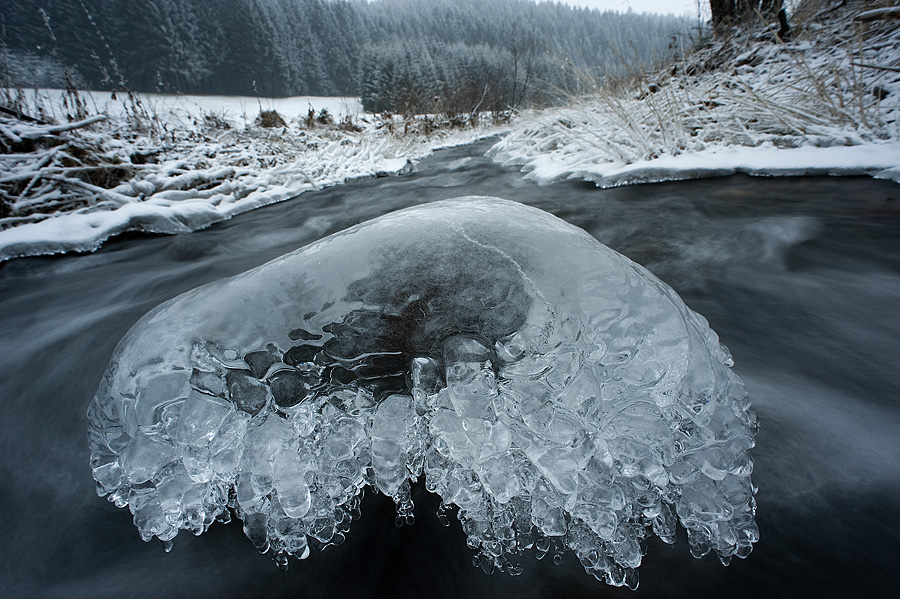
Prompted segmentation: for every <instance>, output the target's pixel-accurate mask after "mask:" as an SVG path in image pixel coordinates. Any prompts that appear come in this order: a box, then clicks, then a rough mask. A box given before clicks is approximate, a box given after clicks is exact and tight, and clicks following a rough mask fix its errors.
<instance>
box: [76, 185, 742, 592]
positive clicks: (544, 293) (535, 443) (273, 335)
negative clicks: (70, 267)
mask: <svg viewBox="0 0 900 599" xmlns="http://www.w3.org/2000/svg"><path fill="white" fill-rule="evenodd" d="M730 366H731V359H730V356H729V355H728V352H727V350H726V349H725V348H724V346H722V345H720V344H719V342H718V338H717V337H716V335H715V333H714V332H712V331H711V330H710V328H709V326H708V324H707V322H706V321H705V320H704V319H703V317H701V316H699V315H698V314H696V313H694V312H692V311H691V310H690V309H688V308H687V307H686V306H685V305H684V303H683V302H682V301H681V299H680V298H679V297H678V296H677V295H676V294H675V293H674V292H673V291H672V290H671V289H670V288H669V287H668V286H666V285H665V284H664V283H662V282H660V281H659V280H658V279H657V278H656V277H654V276H653V275H652V274H650V273H649V272H648V271H647V270H645V269H644V268H642V267H641V266H639V265H637V264H635V263H633V262H631V261H630V260H628V259H627V258H625V257H623V256H621V255H620V254H617V253H616V252H614V251H612V250H610V249H609V248H607V247H606V246H604V245H602V244H600V243H599V242H597V241H596V240H594V239H593V238H592V237H590V236H589V235H587V234H586V233H585V232H583V231H582V230H580V229H578V228H576V227H573V226H571V225H569V224H567V223H565V222H563V221H562V220H559V219H557V218H556V217H554V216H552V215H550V214H547V213H545V212H542V211H540V210H537V209H535V208H529V207H526V206H523V205H520V204H517V203H513V202H507V201H503V200H497V199H492V198H471V197H470V198H461V199H457V200H450V201H445V202H436V203H433V204H428V205H424V206H420V207H416V208H411V209H407V210H402V211H399V212H395V213H393V214H389V215H386V216H383V217H381V218H378V219H375V220H373V221H370V222H366V223H363V224H361V225H358V226H356V227H353V228H351V229H348V230H346V231H343V232H341V233H338V234H335V235H332V236H330V237H327V238H325V239H323V240H321V241H319V242H317V243H314V244H312V245H310V246H307V247H305V248H302V249H300V250H297V251H296V252H293V253H291V254H288V255H286V256H283V257H281V258H278V259H277V260H274V261H272V262H270V263H268V264H266V265H263V266H261V267H259V268H256V269H254V270H251V271H249V272H246V273H244V274H242V275H239V276H236V277H233V278H231V279H226V280H223V281H219V282H216V283H212V284H210V285H206V286H203V287H200V288H198V289H195V290H193V291H189V292H187V293H185V294H183V295H181V296H179V297H177V298H175V299H173V300H171V301H169V302H166V303H164V304H162V305H161V306H159V307H157V308H156V309H154V310H153V311H151V312H150V313H149V314H147V315H146V316H144V318H142V319H141V320H140V321H139V322H138V323H137V324H136V325H135V326H134V327H133V328H132V329H131V330H130V331H129V332H128V334H127V335H126V336H125V338H124V339H123V340H122V341H121V342H120V343H119V345H118V347H117V348H116V351H115V354H114V356H113V358H112V361H111V363H110V366H109V368H108V370H107V372H106V374H105V376H104V378H103V381H102V383H101V385H100V389H99V391H98V393H97V396H96V398H95V399H94V401H93V402H92V403H91V405H90V408H89V412H88V417H89V422H90V426H89V437H90V445H91V449H92V453H91V463H92V467H93V472H94V478H95V479H96V480H97V483H98V492H99V493H100V494H101V495H106V496H108V497H109V499H110V501H114V502H115V503H116V505H118V506H120V507H124V506H126V505H127V506H128V507H129V509H130V510H131V511H132V513H133V514H134V523H135V525H136V526H137V528H138V529H139V531H140V534H141V536H142V537H143V538H144V539H145V540H150V539H151V538H152V537H153V536H156V537H158V538H159V539H160V540H162V541H163V542H164V543H165V544H166V546H167V547H169V546H170V545H171V540H172V539H173V538H174V537H175V535H176V534H177V533H178V530H179V529H187V530H191V531H192V532H193V533H195V534H200V533H202V532H203V531H204V530H206V529H207V528H208V527H209V526H210V525H211V524H212V523H213V522H214V521H215V520H217V519H218V520H223V521H228V520H229V519H230V517H231V515H232V514H234V515H236V516H237V517H239V518H240V519H241V520H242V521H243V527H244V531H245V532H246V534H247V536H248V537H249V538H250V540H251V541H252V542H253V543H254V545H255V546H256V547H257V548H258V549H259V550H260V551H270V552H271V554H272V555H273V557H274V558H275V560H276V562H278V564H279V565H280V566H286V564H287V561H288V555H294V556H296V557H299V558H305V557H306V556H307V555H308V554H309V551H310V546H313V547H322V546H324V545H328V544H337V543H340V542H341V541H342V540H343V538H344V534H345V533H347V531H348V530H349V525H350V522H351V520H352V519H353V518H354V517H357V516H358V515H359V514H358V511H359V502H360V498H361V496H362V492H363V489H364V488H365V487H367V486H369V487H374V488H376V489H377V490H379V491H381V492H383V493H385V494H387V495H389V496H390V497H392V498H393V499H394V501H395V502H396V505H397V514H398V515H397V521H398V524H402V523H403V522H407V523H411V522H412V519H413V515H412V514H413V504H412V501H411V500H410V482H412V481H415V480H416V479H417V478H419V477H421V476H423V475H424V480H425V485H426V487H427V488H428V490H430V491H432V492H435V493H438V494H439V495H440V497H441V499H442V510H441V513H439V517H440V518H441V519H442V520H443V519H444V518H445V517H446V514H445V513H444V512H445V511H446V509H449V508H450V507H451V506H456V507H458V516H459V519H460V521H461V522H462V526H463V529H464V531H465V533H466V535H467V536H468V542H469V546H470V547H472V548H473V549H474V550H475V551H476V552H477V556H476V562H477V563H479V564H480V565H481V566H482V567H483V568H484V569H485V570H486V571H491V570H493V569H494V568H498V569H501V570H505V571H508V572H509V573H511V574H516V573H518V572H519V571H520V570H521V566H520V565H519V563H518V556H520V555H521V554H522V553H523V552H524V551H525V550H527V549H530V548H534V549H535V551H536V553H537V554H538V556H539V557H540V556H543V555H545V554H546V553H548V552H551V551H552V552H554V554H559V553H560V552H563V551H566V550H572V551H574V552H575V554H576V555H577V556H578V558H579V559H580V560H581V562H582V564H583V565H584V567H585V569H586V570H587V571H588V572H589V573H591V574H593V575H594V576H596V577H597V578H598V579H600V580H604V581H606V582H608V583H610V584H614V585H628V586H631V587H634V586H636V584H637V573H636V570H635V568H637V566H638V565H639V564H640V562H641V558H642V555H643V553H644V552H643V550H642V548H641V541H642V540H643V539H644V538H646V537H647V536H648V535H650V534H655V535H657V536H659V537H660V538H661V539H662V540H664V541H666V542H669V543H672V542H674V540H675V527H676V521H680V522H681V524H682V525H683V526H684V527H685V528H686V529H687V534H688V540H689V544H690V550H691V553H693V554H694V555H695V556H698V557H699V556H701V555H704V554H706V553H708V552H709V551H711V550H714V551H715V552H717V553H718V555H719V558H720V559H721V560H722V561H723V563H726V564H727V563H728V561H729V560H730V559H731V557H732V556H734V555H737V556H738V557H746V556H747V555H748V554H749V553H750V550H751V548H752V544H753V543H754V542H755V541H756V540H757V538H758V531H757V527H756V524H755V522H754V518H753V516H754V511H755V501H754V498H753V492H754V487H753V486H752V484H751V482H750V471H751V469H752V461H751V459H750V457H749V455H748V450H749V449H750V448H751V447H752V446H753V444H754V433H755V430H756V419H755V416H754V415H753V412H752V411H751V409H750V404H749V400H748V398H747V394H746V392H745V391H744V387H743V385H742V383H741V381H740V380H739V379H738V378H737V377H736V376H735V375H734V374H733V373H732V372H731V370H730Z"/></svg>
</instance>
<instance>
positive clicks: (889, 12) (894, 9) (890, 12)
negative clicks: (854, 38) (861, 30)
mask: <svg viewBox="0 0 900 599" xmlns="http://www.w3.org/2000/svg"><path fill="white" fill-rule="evenodd" d="M879 19H900V6H889V7H887V8H876V9H873V10H867V11H866V12H861V13H859V14H858V15H856V20H857V21H877V20H879Z"/></svg>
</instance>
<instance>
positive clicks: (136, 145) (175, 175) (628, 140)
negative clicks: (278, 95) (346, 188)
mask: <svg viewBox="0 0 900 599" xmlns="http://www.w3.org/2000/svg"><path fill="white" fill-rule="evenodd" d="M813 4H814V5H815V6H816V8H809V6H811V5H813ZM889 4H890V2H887V1H884V0H874V1H867V2H862V1H858V2H849V3H844V2H842V3H840V4H836V5H831V6H830V7H829V6H827V5H826V4H825V3H807V8H806V9H804V10H805V12H799V11H798V13H797V14H795V15H792V17H791V22H792V24H793V31H792V33H791V36H790V37H789V38H788V39H786V40H781V39H780V38H778V37H777V36H776V35H775V32H774V30H773V29H771V28H770V29H765V28H762V29H757V30H749V31H747V30H744V31H742V32H738V31H735V32H733V33H732V34H731V35H725V36H720V37H718V38H715V39H713V40H710V41H708V42H707V43H706V45H705V46H704V47H702V48H701V49H699V50H697V51H694V52H692V53H689V54H688V55H687V57H686V58H685V59H684V60H683V61H681V62H679V63H678V64H675V65H669V66H668V67H666V68H665V69H664V70H662V71H659V72H657V73H656V74H652V75H642V76H641V77H637V78H635V80H634V81H633V82H632V83H630V84H620V85H619V86H618V87H616V88H609V87H603V88H601V87H600V86H597V87H596V93H594V94H591V95H589V96H587V97H584V98H581V99H579V100H578V101H577V102H576V103H574V104H573V105H570V106H567V107H563V108H554V109H548V110H544V111H541V112H537V113H531V112H527V113H521V114H519V115H517V116H516V117H515V118H514V119H513V122H512V123H511V124H504V125H497V124H493V123H491V122H490V121H489V120H487V121H485V120H477V121H476V122H475V123H474V124H473V123H472V122H468V121H465V120H457V122H455V123H451V122H450V121H448V120H447V119H446V118H444V120H443V122H441V118H440V117H434V116H431V117H427V118H426V117H419V118H415V119H400V118H399V117H385V116H375V115H367V114H364V113H362V111H361V107H360V106H359V103H358V101H357V100H356V99H353V98H311V97H302V98H288V99H281V100H260V99H257V98H221V97H196V96H194V97H191V96H177V97H176V96H159V95H142V96H140V97H132V96H128V95H123V94H120V95H119V97H118V98H116V99H115V100H111V99H110V97H109V95H108V94H97V93H94V94H82V95H81V96H80V98H78V97H75V98H73V97H71V96H67V95H66V94H64V93H62V92H59V91H56V92H48V93H45V94H43V95H40V96H37V97H35V96H33V95H29V94H30V92H29V94H26V96H25V97H22V98H17V97H13V96H10V95H9V94H7V98H6V103H7V104H12V105H14V106H19V107H20V109H22V110H23V111H24V109H27V110H29V111H31V113H32V114H36V115H38V116H42V117H43V118H50V117H52V118H54V119H55V120H56V121H57V122H65V121H67V120H69V121H72V120H75V121H79V120H81V122H82V123H84V122H85V120H84V119H90V118H91V115H97V114H102V115H104V116H106V119H105V120H104V121H102V122H93V123H91V124H90V126H85V127H78V128H75V129H72V130H69V131H64V132H59V131H56V132H53V131H51V130H48V127H47V126H44V125H39V124H35V123H29V122H24V121H22V120H19V119H16V118H13V117H11V116H8V115H0V142H2V147H0V150H2V153H0V261H3V260H7V259H10V258H14V257H18V256H31V255H41V254H55V253H62V252H69V251H75V252H87V251H93V250H96V249H97V248H98V247H99V246H100V245H101V244H102V243H103V242H104V241H105V240H106V239H108V238H110V237H112V236H114V235H117V234H120V233H123V232H126V231H143V232H150V233H186V232H190V231H194V230H198V229H202V228H205V227H208V226H209V225H210V224H212V223H215V222H219V221H222V220H225V219H229V218H231V217H232V216H234V215H236V214H239V213H242V212H246V211H248V210H252V209H254V208H258V207H261V206H266V205H269V204H272V203H275V202H280V201H284V200H287V199H290V198H294V197H296V196H298V195H299V194H301V193H303V192H304V191H308V190H314V189H320V188H322V187H327V186H331V185H337V184H341V183H343V182H345V181H348V180H352V179H355V178H359V177H373V176H379V175H384V174H391V173H400V172H404V171H406V170H409V169H411V168H414V165H415V162H416V161H417V160H418V159H420V158H422V157H424V156H426V155H428V154H429V153H430V152H432V151H433V150H435V149H438V148H442V147H448V146H453V145H459V144H464V143H469V142H471V141H474V140H476V139H479V138H482V137H486V136H489V135H496V134H501V133H504V134H505V136H504V138H503V139H502V140H501V141H500V142H498V143H497V144H496V145H495V146H494V147H493V148H492V149H491V152H490V154H491V156H492V157H493V158H494V159H495V160H497V161H499V162H502V163H504V164H507V165H515V166H518V167H521V168H522V170H523V171H526V172H527V175H526V177H527V178H529V179H531V180H533V181H535V182H538V183H540V184H546V183H552V182H554V181H558V180H562V179H583V180H587V181H592V182H594V183H595V184H597V185H598V186H600V187H611V186H617V185H626V184H632V183H643V182H654V181H668V180H680V179H691V178H697V177H710V176H722V175H729V174H733V173H738V172H741V173H749V174H756V175H801V174H828V175H859V174H867V175H872V176H875V177H878V178H884V179H889V180H893V181H897V182H900V122H898V117H900V70H898V69H900V27H898V26H897V23H898V21H897V20H896V19H893V20H889V19H888V20H886V19H883V18H874V19H868V18H867V17H880V16H883V15H879V14H874V15H873V13H872V10H871V9H873V8H875V9H877V8H880V7H882V8H883V7H884V6H887V5H889ZM866 11H868V12H866ZM860 16H862V19H860ZM78 102H81V104H79V103H78ZM271 111H275V112H277V114H278V115H279V118H282V117H283V120H282V121H278V120H275V121H274V123H273V122H263V121H262V120H261V118H260V117H262V116H264V115H265V114H267V113H268V114H269V116H270V117H273V118H274V116H273V115H274V113H272V112H271ZM45 115H46V116H45ZM273 124H274V125H275V126H272V125H273ZM263 125H268V126H263Z"/></svg>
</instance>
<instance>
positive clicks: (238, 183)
mask: <svg viewBox="0 0 900 599" xmlns="http://www.w3.org/2000/svg"><path fill="white" fill-rule="evenodd" d="M120 96H122V95H121V94H120ZM80 98H81V100H82V101H84V108H85V111H84V113H83V114H79V115H74V114H73V113H74V112H76V111H75V110H73V108H72V105H73V101H72V99H71V98H67V97H66V96H65V94H63V93H61V92H59V91H49V92H44V93H42V94H41V95H40V96H38V97H37V99H35V98H34V96H33V95H31V94H29V95H28V96H27V97H26V98H25V101H26V102H25V104H26V106H27V107H29V108H30V109H31V112H32V113H35V112H40V111H38V110H37V107H39V106H43V107H44V111H45V112H46V113H51V114H48V116H53V117H55V118H56V120H57V121H61V122H65V120H66V118H65V115H66V107H65V106H64V104H63V102H64V100H66V101H68V109H69V110H68V113H69V118H73V117H75V118H77V117H79V116H80V117H85V119H84V120H82V121H76V125H77V124H78V123H79V122H80V123H87V122H89V121H91V120H92V119H95V118H96V117H89V116H87V115H96V114H100V115H103V116H105V117H106V118H105V119H103V120H101V121H98V122H91V123H90V124H89V125H86V126H84V127H75V128H73V129H71V130H69V131H64V132H60V131H56V130H54V128H53V127H50V126H47V125H42V124H36V123H29V122H25V121H22V120H20V119H16V118H12V117H9V118H7V116H5V115H4V116H0V136H2V141H3V143H4V146H5V147H4V148H3V149H4V153H3V154H0V185H2V192H3V200H4V201H5V204H6V206H5V208H6V209H5V210H4V211H2V212H0V217H2V218H0V229H2V230H0V261H2V260H7V259H10V258H14V257H19V256H33V255H43V254H56V253H63V252H69V251H75V252H87V251H94V250H96V249H97V248H98V247H100V245H101V244H102V243H103V242H104V241H105V240H106V239H108V238H110V237H112V236H114V235H117V234H120V233H123V232H126V231H143V232H149V233H186V232H190V231H194V230H198V229H202V228H205V227H207V226H209V225H211V224H212V223H215V222H218V221H222V220H225V219H228V218H231V217H232V216H234V215H236V214H240V213H242V212H246V211H248V210H252V209H254V208H259V207H261V206H266V205H269V204H272V203H275V202H280V201H284V200H287V199H289V198H293V197H295V196H297V195H299V194H301V193H303V192H304V191H308V190H313V189H321V188H323V187H328V186H331V185H337V184H340V183H343V182H346V181H348V180H352V179H356V178H361V177H373V176H382V175H385V174H395V173H399V172H403V171H406V170H409V169H411V168H413V167H414V163H415V161H416V160H418V159H420V158H422V157H423V156H426V155H428V154H429V153H430V152H431V151H433V150H435V149H437V148H441V147H447V146H453V145H459V144H463V143H469V142H471V141H474V140H475V139H478V138H481V137H484V136H488V135H495V134H497V133H500V132H502V131H504V126H495V125H492V124H491V123H490V122H478V123H476V124H475V125H474V126H472V124H471V123H470V124H468V125H467V126H465V127H450V126H441V125H442V124H441V123H440V122H437V121H436V120H435V119H434V118H431V119H429V120H426V119H424V118H421V119H414V120H403V119H399V118H397V117H383V116H374V115H366V114H363V113H362V110H361V107H360V106H359V103H358V101H357V100H356V99H354V98H310V97H303V98H287V99H280V100H257V99H256V98H223V97H199V96H192V97H191V96H177V97H175V96H159V95H147V96H144V95H142V96H137V97H134V98H131V97H127V96H125V97H120V98H117V99H116V100H110V98H109V94H97V93H94V94H80ZM271 111H275V112H276V113H277V115H278V117H280V118H281V119H282V121H281V122H276V126H271V125H272V123H265V124H266V125H269V126H263V124H264V123H263V122H262V121H261V119H260V118H259V116H258V115H261V114H262V115H265V114H266V113H268V115H269V116H270V118H275V116H274V114H273V113H272V112H271Z"/></svg>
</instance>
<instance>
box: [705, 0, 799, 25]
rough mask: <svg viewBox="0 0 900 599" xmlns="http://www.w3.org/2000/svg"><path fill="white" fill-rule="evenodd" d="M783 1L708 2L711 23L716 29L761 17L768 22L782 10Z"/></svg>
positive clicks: (726, 0)
mask: <svg viewBox="0 0 900 599" xmlns="http://www.w3.org/2000/svg"><path fill="white" fill-rule="evenodd" d="M782 4H783V0H709V9H710V12H711V13H712V23H713V25H714V26H716V27H718V26H720V25H727V24H730V23H735V22H737V21H741V20H744V19H752V18H753V17H755V16H757V15H758V14H759V15H762V16H763V18H765V19H766V20H769V19H770V18H772V17H775V16H776V15H777V14H778V12H779V11H780V10H781V9H782Z"/></svg>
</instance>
